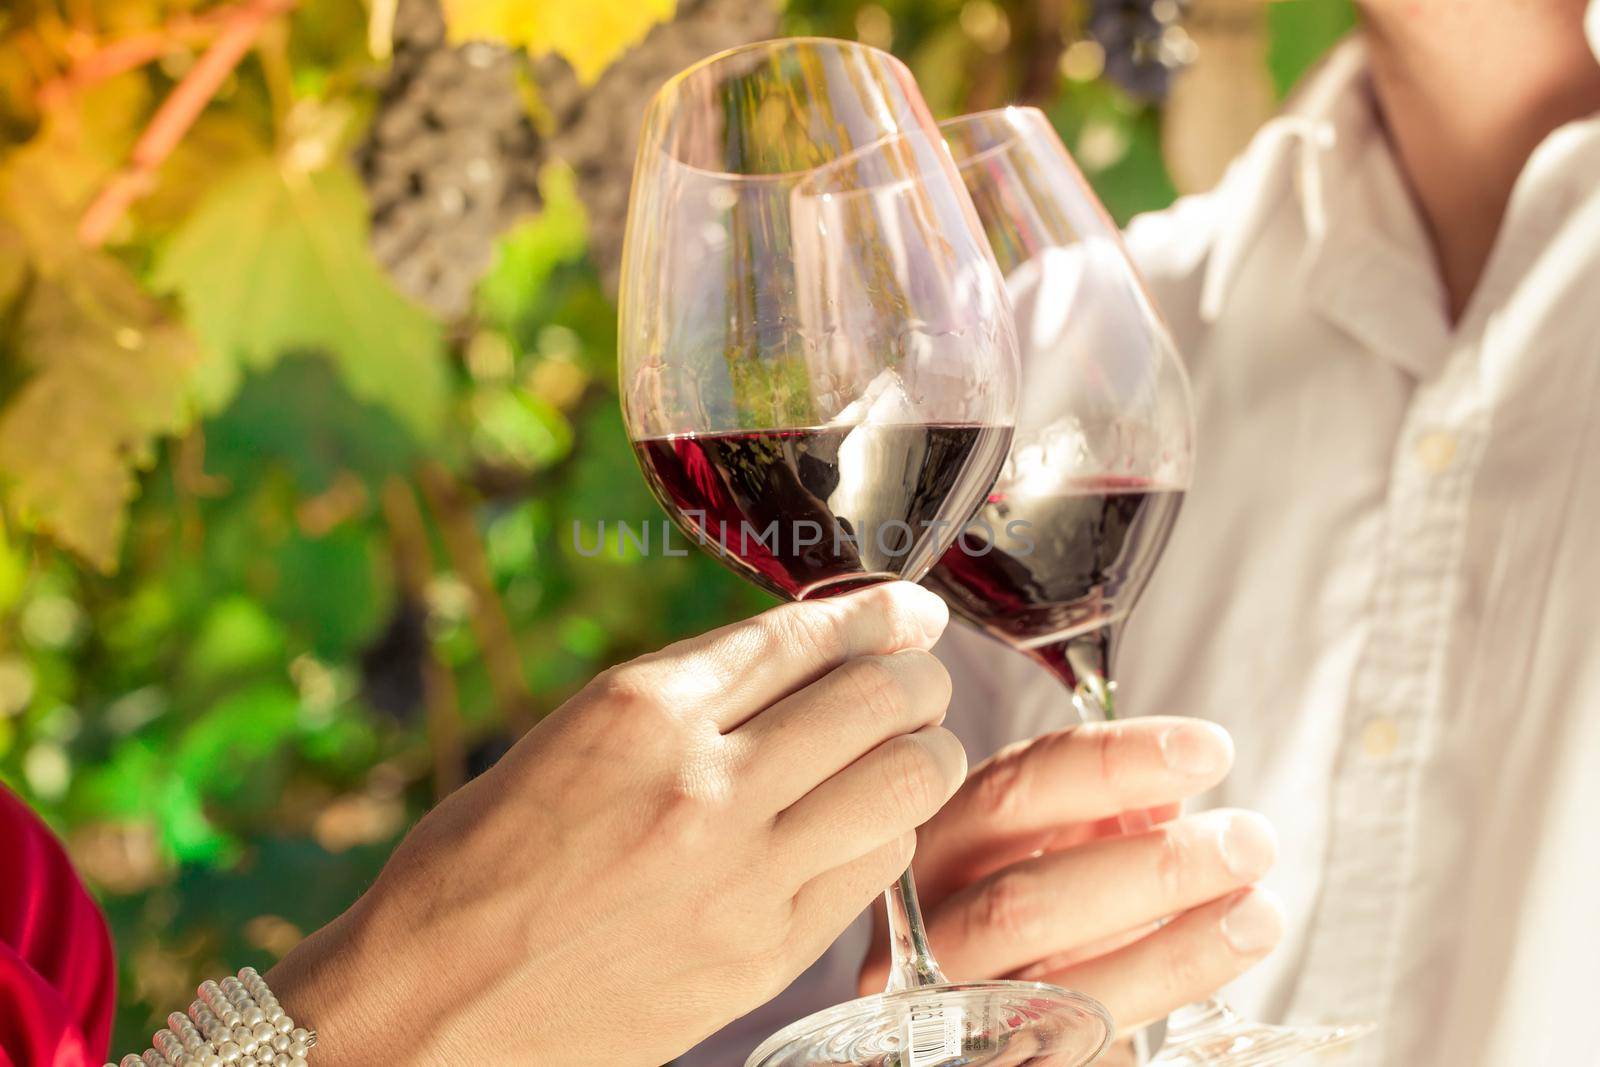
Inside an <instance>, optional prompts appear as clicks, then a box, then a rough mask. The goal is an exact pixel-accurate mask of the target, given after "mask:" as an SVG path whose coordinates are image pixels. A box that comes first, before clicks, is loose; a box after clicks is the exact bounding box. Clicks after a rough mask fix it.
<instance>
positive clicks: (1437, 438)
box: [1417, 430, 1456, 474]
mask: <svg viewBox="0 0 1600 1067" xmlns="http://www.w3.org/2000/svg"><path fill="white" fill-rule="evenodd" d="M1455 458H1456V435H1455V434H1453V433H1450V432H1449V431H1448V430H1434V431H1433V432H1431V433H1425V434H1423V435H1422V436H1421V437H1419V438H1417V462H1418V463H1421V464H1422V468H1423V469H1424V470H1426V471H1427V472H1428V473H1430V474H1443V473H1444V472H1445V471H1447V470H1449V469H1450V464H1451V463H1453V462H1454V461H1455Z"/></svg>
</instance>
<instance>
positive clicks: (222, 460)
mask: <svg viewBox="0 0 1600 1067" xmlns="http://www.w3.org/2000/svg"><path fill="white" fill-rule="evenodd" d="M205 439H206V473H207V474H211V475H215V476H217V477H221V478H224V479H226V480H227V482H228V483H229V484H230V485H233V486H236V487H238V488H241V489H246V488H249V487H252V486H256V485H260V484H261V483H262V482H263V481H264V480H265V479H266V477H267V476H268V474H269V472H270V470H271V469H272V468H274V467H279V468H282V469H283V470H285V471H287V472H288V474H289V476H290V478H291V479H292V480H293V482H294V487H295V489H296V491H297V492H299V493H300V494H301V495H302V496H312V495H315V494H317V493H321V492H323V491H324V490H326V489H327V488H328V487H329V486H330V485H332V484H333V481H334V479H335V477H337V476H338V474H339V472H340V471H351V472H353V473H355V474H356V475H358V476H360V477H361V479H362V480H363V481H365V482H366V483H367V484H368V485H371V486H377V485H380V484H381V483H382V482H383V480H384V479H385V478H387V477H389V476H390V475H394V474H401V473H403V472H404V471H406V470H407V469H409V467H410V466H411V464H412V463H413V462H414V461H415V459H416V456H417V453H418V451H419V449H418V446H417V443H416V442H415V441H414V440H413V439H412V438H411V436H410V435H409V434H408V433H407V431H406V427H405V426H404V425H403V424H402V423H400V422H399V421H398V420H397V419H396V418H395V417H394V415H393V414H392V413H391V412H390V411H388V410H386V409H384V408H381V407H378V406H376V405H374V404H364V403H362V402H361V401H359V400H356V399H355V398H354V397H352V396H351V394H350V390H349V389H347V388H346V387H345V384H344V382H342V381H341V380H340V379H339V378H338V377H337V376H336V374H335V373H334V371H333V369H332V367H331V365H330V364H329V363H328V362H327V361H326V360H321V359H313V358H308V357H304V356H290V357H288V358H286V359H284V360H282V361H281V362H279V363H278V364H277V365H276V366H274V367H273V368H272V369H271V370H268V371H266V372H264V373H261V374H253V375H250V376H249V377H247V378H246V379H245V381H244V383H243V386H242V388H241V389H240V390H239V394H238V396H237V397H236V398H235V399H234V401H233V403H232V404H230V405H228V407H227V409H226V410H224V411H222V412H221V413H219V414H218V415H217V416H215V417H214V418H212V419H210V420H208V421H207V422H206V423H205Z"/></svg>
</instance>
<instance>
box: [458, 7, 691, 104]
mask: <svg viewBox="0 0 1600 1067" xmlns="http://www.w3.org/2000/svg"><path fill="white" fill-rule="evenodd" d="M676 7H677V0H588V2H586V3H571V2H568V0H531V2H530V0H444V15H445V21H446V22H447V23H448V24H449V27H450V37H451V39H452V40H456V41H464V40H480V41H498V42H500V43H501V44H507V45H512V46H514V47H518V48H526V49H527V50H528V51H529V52H532V53H534V54H535V55H539V54H543V53H546V52H555V53H556V54H558V55H560V56H561V57H562V58H564V59H565V60H566V61H567V62H568V63H570V64H572V69H573V71H575V72H576V73H577V75H578V79H579V80H580V81H582V82H583V83H584V84H585V85H588V84H591V83H593V82H594V80H595V79H596V78H598V77H600V75H601V73H602V72H604V71H605V69H606V67H608V66H610V65H611V63H612V61H613V60H615V59H616V58H617V57H618V56H620V55H621V54H622V53H623V52H626V51H627V50H628V49H629V48H631V47H633V46H634V45H636V44H638V43H639V42H640V41H642V40H644V36H645V34H647V33H649V32H650V27H652V26H654V25H655V24H656V23H658V22H665V21H666V20H667V19H670V18H671V17H672V14H673V12H674V10H676Z"/></svg>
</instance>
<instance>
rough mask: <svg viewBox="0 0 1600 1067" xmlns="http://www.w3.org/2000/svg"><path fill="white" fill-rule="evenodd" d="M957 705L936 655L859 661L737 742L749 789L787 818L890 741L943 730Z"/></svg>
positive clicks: (740, 734) (739, 734) (759, 720)
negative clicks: (947, 710)
mask: <svg viewBox="0 0 1600 1067" xmlns="http://www.w3.org/2000/svg"><path fill="white" fill-rule="evenodd" d="M949 704H950V674H949V672H948V671H946V670H945V668H944V664H942V663H940V662H939V661H938V659H936V658H935V657H934V655H933V653H931V652H928V651H926V650H924V649H920V648H913V649H906V650H905V651H903V652H896V653H895V654H893V655H891V656H863V657H861V658H860V659H853V660H851V661H850V662H848V663H846V664H844V665H843V666H840V667H837V668H835V669H834V670H833V671H831V672H829V673H828V674H826V675H824V676H823V677H822V678H820V679H818V680H817V681H815V682H813V683H811V684H810V685H808V686H806V688H804V689H802V690H800V692H798V693H795V694H793V695H792V696H788V697H785V698H784V699H783V700H781V701H779V702H778V703H777V704H774V705H773V706H772V707H770V708H768V709H767V710H766V711H764V712H762V713H760V714H759V715H756V716H755V717H754V718H752V719H750V720H749V721H748V722H746V723H745V724H744V725H743V726H741V727H739V728H738V729H737V730H735V731H734V732H733V734H731V735H730V736H731V737H732V738H733V739H734V741H735V743H736V744H737V745H738V746H739V747H740V750H741V758H742V760H743V763H744V767H743V773H742V774H741V788H743V789H745V790H746V791H747V795H748V796H750V797H752V798H755V801H756V803H757V804H759V805H762V806H764V808H765V810H766V811H767V812H775V811H780V810H782V809H784V808H786V807H788V806H789V805H790V804H793V803H794V802H795V801H796V800H799V799H800V798H801V797H803V796H805V795H806V794H807V793H809V792H810V791H811V790H812V789H814V788H816V787H817V785H818V784H820V783H821V782H823V781H825V780H827V779H828V778H831V777H832V776H833V775H835V774H837V773H838V772H839V771H842V770H844V768H846V767H848V766H849V765H850V764H852V763H854V762H855V761H856V760H857V759H859V758H860V757H861V756H863V755H865V754H866V753H867V752H870V751H871V750H872V749H874V748H876V747H877V746H878V745H880V744H882V743H883V742H885V741H887V740H889V739H890V738H892V737H895V736H897V735H899V734H908V733H914V732H915V731H917V730H920V729H922V728H923V727H924V726H937V725H938V724H939V723H941V722H943V721H944V713H945V708H946V707H948V706H949Z"/></svg>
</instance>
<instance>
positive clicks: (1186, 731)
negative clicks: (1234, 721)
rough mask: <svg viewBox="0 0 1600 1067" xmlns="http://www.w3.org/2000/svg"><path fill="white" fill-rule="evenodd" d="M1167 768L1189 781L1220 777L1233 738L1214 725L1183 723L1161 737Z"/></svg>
mask: <svg viewBox="0 0 1600 1067" xmlns="http://www.w3.org/2000/svg"><path fill="white" fill-rule="evenodd" d="M1161 755H1162V757H1163V758H1164V759H1165V760H1166V761H1167V767H1168V768H1169V769H1171V770H1174V771H1177V772H1178V773H1179V774H1182V775H1187V776H1188V777H1191V778H1201V777H1205V776H1206V775H1212V774H1221V773H1222V772H1223V771H1225V770H1227V769H1228V764H1229V763H1230V762H1232V760H1233V738H1231V737H1229V736H1228V731H1226V730H1224V729H1223V728H1222V727H1220V726H1218V725H1216V724H1215V723H1209V722H1199V721H1194V722H1185V723H1181V724H1179V725H1177V726H1174V727H1173V728H1172V729H1170V730H1168V731H1167V732H1166V733H1164V734H1162V735H1161Z"/></svg>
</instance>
